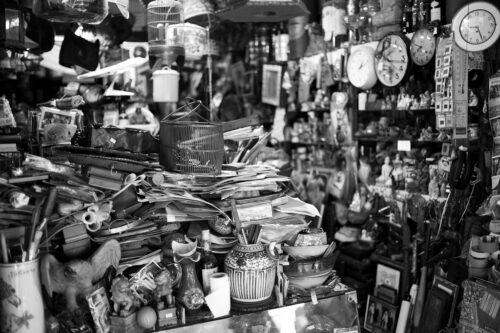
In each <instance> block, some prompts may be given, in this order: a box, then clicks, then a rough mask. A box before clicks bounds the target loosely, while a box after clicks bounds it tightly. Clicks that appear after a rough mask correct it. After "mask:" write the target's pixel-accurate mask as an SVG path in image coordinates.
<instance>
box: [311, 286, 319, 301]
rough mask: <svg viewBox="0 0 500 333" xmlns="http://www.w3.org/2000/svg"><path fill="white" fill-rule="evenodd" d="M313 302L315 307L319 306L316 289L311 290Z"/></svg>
mask: <svg viewBox="0 0 500 333" xmlns="http://www.w3.org/2000/svg"><path fill="white" fill-rule="evenodd" d="M311 302H312V304H314V305H316V304H318V296H317V295H316V290H315V289H311Z"/></svg>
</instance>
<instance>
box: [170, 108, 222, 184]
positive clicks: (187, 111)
mask: <svg viewBox="0 0 500 333" xmlns="http://www.w3.org/2000/svg"><path fill="white" fill-rule="evenodd" d="M203 108H205V109H207V108H206V107H204V106H203V104H202V103H201V102H200V101H195V100H191V101H189V102H188V103H186V105H185V106H183V107H181V108H179V109H177V111H175V112H174V113H171V114H170V115H168V116H167V117H165V118H164V119H163V120H162V121H161V126H160V164H161V165H163V166H164V167H165V169H166V170H167V171H174V172H181V173H187V174H214V175H217V174H220V173H221V169H222V161H223V158H224V135H223V130H222V124H220V123H214V122H209V121H208V120H206V119H205V118H204V117H202V116H201V115H200V114H199V113H198V111H200V110H202V109H203ZM188 119H189V120H188Z"/></svg>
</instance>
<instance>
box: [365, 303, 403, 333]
mask: <svg viewBox="0 0 500 333" xmlns="http://www.w3.org/2000/svg"><path fill="white" fill-rule="evenodd" d="M398 313H399V312H398V307H397V306H395V305H392V304H390V303H387V302H385V301H383V300H381V299H379V298H377V297H375V296H373V295H368V300H367V302H366V311H365V321H364V325H363V328H364V329H365V330H367V331H368V332H380V333H393V332H394V331H395V330H396V325H397V320H398Z"/></svg>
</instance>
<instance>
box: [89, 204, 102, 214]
mask: <svg viewBox="0 0 500 333" xmlns="http://www.w3.org/2000/svg"><path fill="white" fill-rule="evenodd" d="M87 211H88V212H93V213H97V212H99V206H97V205H92V206H90V207H89V208H87Z"/></svg>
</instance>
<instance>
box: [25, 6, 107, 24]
mask: <svg viewBox="0 0 500 333" xmlns="http://www.w3.org/2000/svg"><path fill="white" fill-rule="evenodd" d="M108 11H109V9H108V0H71V1H67V0H34V2H33V13H34V14H35V15H37V16H40V17H42V18H44V19H47V20H49V21H52V22H69V23H86V24H99V23H101V22H102V20H104V18H106V16H108Z"/></svg>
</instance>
